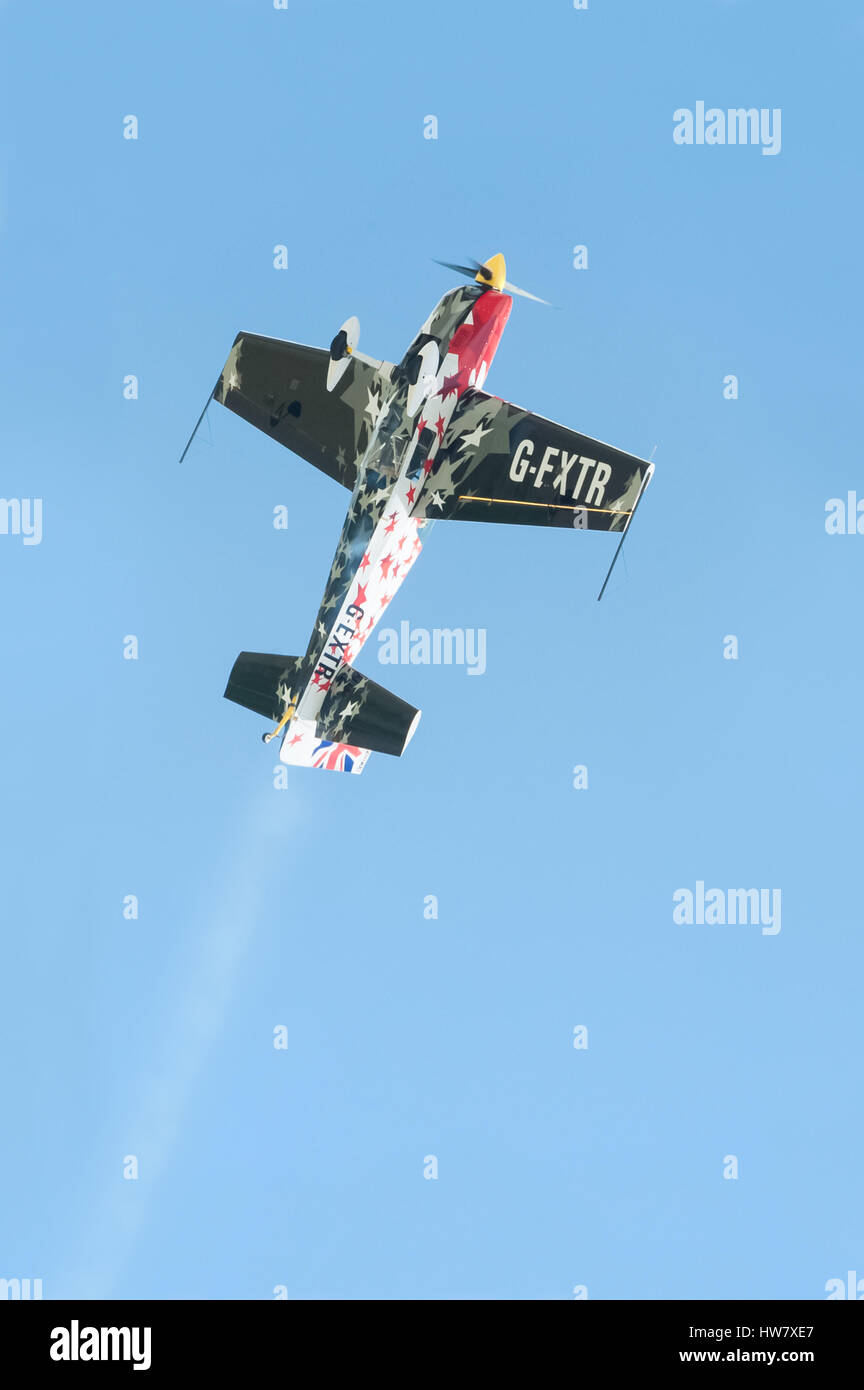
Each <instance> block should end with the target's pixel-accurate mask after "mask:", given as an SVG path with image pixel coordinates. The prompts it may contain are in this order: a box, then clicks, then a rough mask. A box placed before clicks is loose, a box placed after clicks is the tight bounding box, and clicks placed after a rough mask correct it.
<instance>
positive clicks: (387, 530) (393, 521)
mask: <svg viewBox="0 0 864 1390" xmlns="http://www.w3.org/2000/svg"><path fill="white" fill-rule="evenodd" d="M390 518H391V520H390V525H389V526H385V527H384V534H385V536H389V535H390V532H391V531H395V530H396V520H397V517H396V512H391V513H390Z"/></svg>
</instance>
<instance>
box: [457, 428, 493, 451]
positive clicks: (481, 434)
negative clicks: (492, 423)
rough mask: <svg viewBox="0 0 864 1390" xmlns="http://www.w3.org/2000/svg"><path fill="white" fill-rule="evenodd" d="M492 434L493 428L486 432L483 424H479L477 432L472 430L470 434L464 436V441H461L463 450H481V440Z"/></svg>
mask: <svg viewBox="0 0 864 1390" xmlns="http://www.w3.org/2000/svg"><path fill="white" fill-rule="evenodd" d="M491 433H492V429H491V427H490V428H489V429H485V430H484V428H483V425H482V424H479V425H478V426H477V428H476V430H472V431H471V433H470V434H464V435H463V436H462V441H461V445H460V447H461V448H463V449H465V448H470V449H479V448H480V440H481V439H484V438H485V437H486V435H487V434H491Z"/></svg>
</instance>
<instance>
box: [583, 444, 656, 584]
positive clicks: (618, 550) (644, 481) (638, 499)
mask: <svg viewBox="0 0 864 1390" xmlns="http://www.w3.org/2000/svg"><path fill="white" fill-rule="evenodd" d="M656 448H657V445H656V444H655V445H654V448H653V449H652V450H651V457H652V459H653V457H654V452H655V450H656ZM653 476H654V465H653V463H652V464H650V466H649V467H648V468H647V469H646V472H645V477H644V478H643V479H642V486H641V487H640V489H639V492H638V494H637V497H636V501H635V502H634V503H633V510H632V512H631V513H630V516H629V517H628V519H627V525H626V526H625V527H624V530H623V531H622V532H621V539H620V541H619V542H618V545H617V546H616V548H615V554H614V555H613V556H612V563H611V565H610V566H609V568H608V570H607V571H606V578H605V579H604V580H603V588H602V589H601V590H600V592H599V594H598V595H597V602H598V603H599V602H600V600H601V598H602V597H603V595H604V594H605V592H606V585H607V584H608V583H609V578H610V576H611V574H612V571H613V570H614V568H615V561H616V560H617V559H618V556H619V555H620V554H621V547H622V545H623V544H624V538H625V536H626V535H627V532H628V531H629V530H630V526H631V524H632V521H633V518H634V516H635V515H636V508H637V507H638V506H639V503H640V502H641V501H642V494H643V492H644V491H645V489H646V487H647V486H648V484H649V483H650V481H651V479H652V477H653Z"/></svg>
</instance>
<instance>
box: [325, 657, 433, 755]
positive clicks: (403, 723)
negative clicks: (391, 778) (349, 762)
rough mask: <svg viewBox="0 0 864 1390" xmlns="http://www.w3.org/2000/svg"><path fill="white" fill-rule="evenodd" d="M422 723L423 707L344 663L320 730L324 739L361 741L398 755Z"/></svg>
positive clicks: (373, 748) (333, 683)
mask: <svg viewBox="0 0 864 1390" xmlns="http://www.w3.org/2000/svg"><path fill="white" fill-rule="evenodd" d="M419 722H420V711H419V709H415V708H414V706H413V705H409V704H407V703H406V701H405V700H400V699H399V696H398V695H393V694H391V692H390V691H389V690H385V689H384V687H383V685H377V684H376V683H375V681H373V680H370V679H369V677H368V676H363V675H361V674H360V672H359V671H356V670H355V669H354V667H353V666H342V667H340V669H339V670H338V671H337V673H336V675H335V676H334V677H333V680H332V682H331V685H330V689H329V690H328V692H327V697H326V699H325V701H324V704H323V705H322V706H321V714H320V716H319V719H318V730H319V732H320V733H321V734H322V736H323V737H324V738H330V739H333V740H334V741H335V742H337V743H352V744H358V745H359V746H360V747H362V748H370V749H372V751H373V752H375V753H389V754H391V755H392V756H393V757H396V758H398V757H399V756H400V755H401V754H402V753H404V751H405V749H406V747H407V746H408V743H409V742H410V739H411V736H412V734H413V733H414V730H415V729H416V728H417V725H418V723H419Z"/></svg>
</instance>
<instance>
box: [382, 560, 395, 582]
mask: <svg viewBox="0 0 864 1390" xmlns="http://www.w3.org/2000/svg"><path fill="white" fill-rule="evenodd" d="M392 563H393V556H392V555H385V556H384V559H383V560H382V561H381V573H382V574H383V576H384V578H385V579H386V578H387V571H388V570H389V568H390V566H391V565H392Z"/></svg>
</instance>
